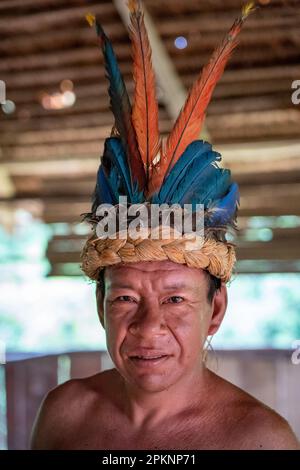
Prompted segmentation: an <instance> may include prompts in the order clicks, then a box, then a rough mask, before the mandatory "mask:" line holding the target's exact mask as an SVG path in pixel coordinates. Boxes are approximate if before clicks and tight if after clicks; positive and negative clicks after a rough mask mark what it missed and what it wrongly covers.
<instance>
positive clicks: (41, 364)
mask: <svg viewBox="0 0 300 470" xmlns="http://www.w3.org/2000/svg"><path fill="white" fill-rule="evenodd" d="M5 368H6V391H7V418H8V420H7V425H8V448H9V449H11V450H15V449H17V450H19V449H28V447H29V438H30V433H31V429H32V425H33V421H34V418H35V415H36V413H37V410H38V408H39V406H40V404H41V401H42V398H43V397H44V395H45V393H46V392H47V391H49V390H50V389H51V388H53V387H55V386H56V385H57V358H56V357H55V356H54V357H46V358H38V359H32V360H30V361H28V360H22V361H14V362H8V363H7V364H6V366H5Z"/></svg>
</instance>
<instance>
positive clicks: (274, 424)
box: [244, 399, 300, 450]
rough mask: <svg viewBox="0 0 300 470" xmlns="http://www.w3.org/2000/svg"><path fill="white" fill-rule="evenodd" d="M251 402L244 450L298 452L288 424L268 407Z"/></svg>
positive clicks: (297, 444) (296, 441)
mask: <svg viewBox="0 0 300 470" xmlns="http://www.w3.org/2000/svg"><path fill="white" fill-rule="evenodd" d="M253 400H254V402H251V403H250V402H249V407H248V412H247V415H246V425H247V428H246V432H245V436H244V444H245V448H248V449H249V448H250V449H266V450H299V449H300V446H299V441H298V439H297V437H296V435H295V434H294V432H293V430H292V428H291V427H290V425H289V423H288V422H287V421H286V420H285V419H284V418H283V417H282V416H280V415H279V414H278V413H276V412H275V411H274V410H272V409H271V408H269V407H268V406H266V405H264V404H263V403H261V402H259V401H258V400H255V399H253Z"/></svg>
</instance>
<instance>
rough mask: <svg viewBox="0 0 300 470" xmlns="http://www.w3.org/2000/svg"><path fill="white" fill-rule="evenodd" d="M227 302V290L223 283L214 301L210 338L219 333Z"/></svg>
mask: <svg viewBox="0 0 300 470" xmlns="http://www.w3.org/2000/svg"><path fill="white" fill-rule="evenodd" d="M227 302H228V298H227V288H226V285H225V284H224V283H223V282H222V284H221V287H220V289H218V290H217V291H216V293H215V295H214V298H213V300H212V316H211V320H210V325H209V328H208V333H207V334H208V336H211V335H214V334H215V333H216V332H217V331H218V329H219V327H220V325H221V323H222V321H223V318H224V315H225V312H226V308H227Z"/></svg>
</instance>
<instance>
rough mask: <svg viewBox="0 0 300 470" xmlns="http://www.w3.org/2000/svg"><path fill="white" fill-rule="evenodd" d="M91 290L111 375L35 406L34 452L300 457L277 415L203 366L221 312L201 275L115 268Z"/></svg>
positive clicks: (157, 267) (165, 266)
mask: <svg viewBox="0 0 300 470" xmlns="http://www.w3.org/2000/svg"><path fill="white" fill-rule="evenodd" d="M105 271H106V272H105V284H104V286H102V287H101V286H99V287H98V289H97V301H98V310H99V316H100V321H101V323H102V325H103V326H104V328H105V330H106V335H107V345H108V350H109V353H110V355H111V357H112V359H113V361H114V363H115V366H116V368H115V369H113V370H109V371H105V372H103V373H100V374H97V375H95V376H93V377H89V378H86V379H79V380H71V381H69V382H67V383H65V384H63V385H60V386H59V387H58V388H56V389H55V390H53V391H51V392H50V393H49V394H48V396H47V398H46V400H45V401H44V404H43V406H42V408H41V411H40V414H39V417H38V420H37V423H36V425H35V430H34V433H33V438H32V448H33V449H299V447H298V443H297V439H296V437H295V436H294V434H293V432H292V430H291V429H290V427H289V425H288V423H287V422H286V421H285V420H284V419H283V418H281V417H280V416H279V415H278V414H277V413H275V412H274V411H272V410H271V409H269V408H268V407H266V406H265V405H263V404H262V403H260V402H259V401H257V400H256V399H254V398H253V397H251V396H250V395H248V394H247V393H245V392H244V391H242V390H240V389H239V388H237V387H235V386H234V385H232V384H230V383H229V382H227V381H225V380H223V379H221V378H220V377H218V376H217V375H216V374H214V373H213V372H211V371H209V369H207V368H206V367H205V364H204V363H203V361H202V351H203V347H204V342H205V338H206V336H207V335H212V334H215V333H216V331H217V330H218V328H219V326H220V324H221V322H222V319H223V316H224V313H225V310H226V305H227V292H226V287H225V285H224V284H222V285H221V287H220V289H218V290H217V291H216V292H214V294H213V298H212V299H209V298H208V292H209V290H210V291H212V290H214V284H213V280H212V279H211V277H210V276H209V275H208V274H207V273H206V272H205V271H201V270H197V269H193V268H189V267H187V266H184V265H178V264H175V263H172V262H168V261H162V262H140V263H136V264H132V265H124V266H120V265H117V266H115V267H110V268H107V270H105Z"/></svg>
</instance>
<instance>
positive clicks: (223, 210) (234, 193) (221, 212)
mask: <svg viewBox="0 0 300 470" xmlns="http://www.w3.org/2000/svg"><path fill="white" fill-rule="evenodd" d="M239 201H240V194H239V187H238V185H237V183H235V182H233V183H232V184H231V185H230V187H229V190H228V192H227V194H226V195H225V196H224V197H222V198H221V199H219V200H218V201H216V202H215V203H214V205H213V206H212V207H211V208H210V209H213V211H212V212H211V213H210V214H209V217H208V221H207V223H206V225H207V226H210V227H218V226H225V225H228V224H231V223H232V221H233V220H234V218H235V215H236V211H237V207H238V204H239Z"/></svg>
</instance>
